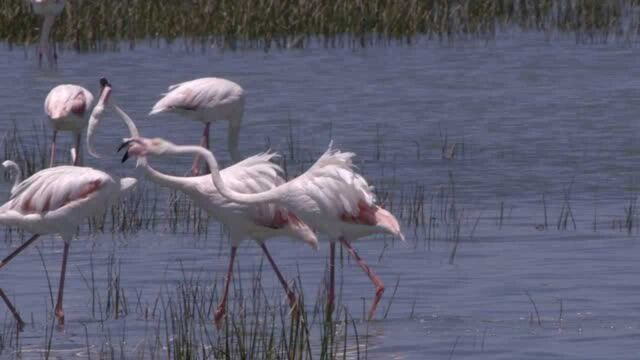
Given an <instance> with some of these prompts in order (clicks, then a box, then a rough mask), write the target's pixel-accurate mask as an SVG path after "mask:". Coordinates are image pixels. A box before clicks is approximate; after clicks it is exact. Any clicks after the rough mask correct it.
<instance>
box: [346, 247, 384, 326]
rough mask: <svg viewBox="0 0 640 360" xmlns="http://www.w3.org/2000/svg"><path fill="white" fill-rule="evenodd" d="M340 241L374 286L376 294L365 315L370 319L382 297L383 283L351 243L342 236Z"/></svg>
mask: <svg viewBox="0 0 640 360" xmlns="http://www.w3.org/2000/svg"><path fill="white" fill-rule="evenodd" d="M340 243H341V244H342V246H344V247H345V248H347V251H349V254H350V255H351V257H353V258H354V259H355V260H356V262H357V263H358V265H359V266H360V267H361V268H362V270H364V272H365V273H366V274H367V276H368V277H369V279H370V280H371V282H372V283H373V285H374V286H375V287H376V295H375V297H374V298H373V302H372V303H371V307H370V308H369V313H368V315H367V320H371V319H373V314H374V313H375V312H376V307H377V306H378V303H379V302H380V299H381V298H382V294H383V293H384V284H383V283H382V281H381V280H380V278H379V277H378V276H377V275H376V274H375V273H374V272H373V270H371V268H370V267H369V266H368V265H367V264H366V263H365V262H364V260H362V258H360V255H358V253H357V252H356V250H355V249H354V248H353V247H351V244H349V243H348V242H347V241H346V240H345V239H344V238H340Z"/></svg>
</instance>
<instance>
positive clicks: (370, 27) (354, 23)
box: [0, 0, 638, 51]
mask: <svg viewBox="0 0 640 360" xmlns="http://www.w3.org/2000/svg"><path fill="white" fill-rule="evenodd" d="M637 4H638V1H637V0H622V1H617V0H616V1H613V0H575V1H573V0H408V1H391V0H371V1H347V0H307V1H297V0H259V1H254V0H189V1H163V0H121V1H83V0H67V6H66V7H65V10H64V12H63V14H62V15H61V17H60V18H59V19H58V21H57V23H56V25H55V26H54V30H53V36H54V38H55V39H56V41H58V42H64V43H66V44H68V45H70V46H71V47H73V48H74V49H77V50H81V51H89V50H91V51H95V50H104V49H109V48H111V47H114V46H116V45H115V44H116V42H120V41H125V42H129V44H130V46H135V43H136V42H137V41H139V40H142V39H166V40H167V41H169V42H171V41H173V40H174V39H178V38H181V39H185V40H186V44H187V45H188V46H191V47H193V48H194V49H196V48H198V47H202V48H205V47H208V46H210V45H212V44H213V45H216V46H218V47H224V48H231V49H235V48H237V47H246V46H250V47H261V48H265V49H269V48H274V47H275V48H297V47H303V46H305V43H307V42H308V40H309V38H315V39H317V40H318V41H319V42H320V43H321V44H322V45H324V46H330V47H333V46H370V45H375V44H384V43H387V42H388V41H389V40H392V39H393V40H397V41H400V42H402V43H409V44H410V43H413V42H414V41H415V39H414V38H415V37H416V36H418V35H427V36H430V37H437V38H440V39H445V38H455V37H478V36H479V37H487V36H488V37H492V36H493V35H494V34H495V33H496V31H498V30H500V29H502V28H505V27H513V26H515V27H519V28H524V29H535V30H542V31H549V30H558V31H567V32H575V33H576V34H580V35H581V39H584V40H589V39H591V40H593V38H594V36H598V35H599V34H604V35H606V36H608V35H609V34H612V35H614V36H619V35H623V36H627V35H629V34H634V33H637V30H638V29H637V27H638V22H637V21H636V22H630V21H628V18H629V16H631V15H627V14H631V13H633V12H632V10H633V7H634V6H636V5H637ZM40 22H41V20H40V19H38V17H37V16H36V15H34V14H33V13H32V12H31V10H30V7H29V5H28V4H27V2H26V1H24V0H5V1H3V2H2V4H1V5H0V39H3V40H5V41H7V42H8V43H9V44H10V45H13V44H24V43H34V42H35V41H36V39H37V36H38V27H39V26H40Z"/></svg>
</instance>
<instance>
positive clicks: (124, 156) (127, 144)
mask: <svg viewBox="0 0 640 360" xmlns="http://www.w3.org/2000/svg"><path fill="white" fill-rule="evenodd" d="M132 141H133V140H127V141H125V142H123V143H122V144H120V146H119V147H118V150H117V151H116V153H119V152H120V151H122V149H126V151H125V152H124V155H123V156H122V162H123V163H124V162H125V161H127V159H129V144H131V142H132Z"/></svg>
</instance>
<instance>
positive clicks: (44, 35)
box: [29, 0, 64, 65]
mask: <svg viewBox="0 0 640 360" xmlns="http://www.w3.org/2000/svg"><path fill="white" fill-rule="evenodd" d="M29 1H30V3H31V8H32V9H33V12H34V13H36V14H38V15H40V16H43V17H44V20H43V21H42V27H41V28H40V44H39V45H38V64H40V65H42V54H46V55H47V60H48V61H49V64H53V63H56V62H58V53H57V52H56V47H55V46H54V47H53V53H52V52H51V50H50V49H49V34H50V33H51V27H52V26H53V23H54V21H55V20H56V16H58V15H60V13H62V10H64V0H29Z"/></svg>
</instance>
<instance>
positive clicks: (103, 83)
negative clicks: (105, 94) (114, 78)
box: [100, 77, 111, 88]
mask: <svg viewBox="0 0 640 360" xmlns="http://www.w3.org/2000/svg"><path fill="white" fill-rule="evenodd" d="M100 86H101V87H103V88H104V87H107V86H108V87H111V84H110V83H109V80H107V78H106V77H102V78H100Z"/></svg>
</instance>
